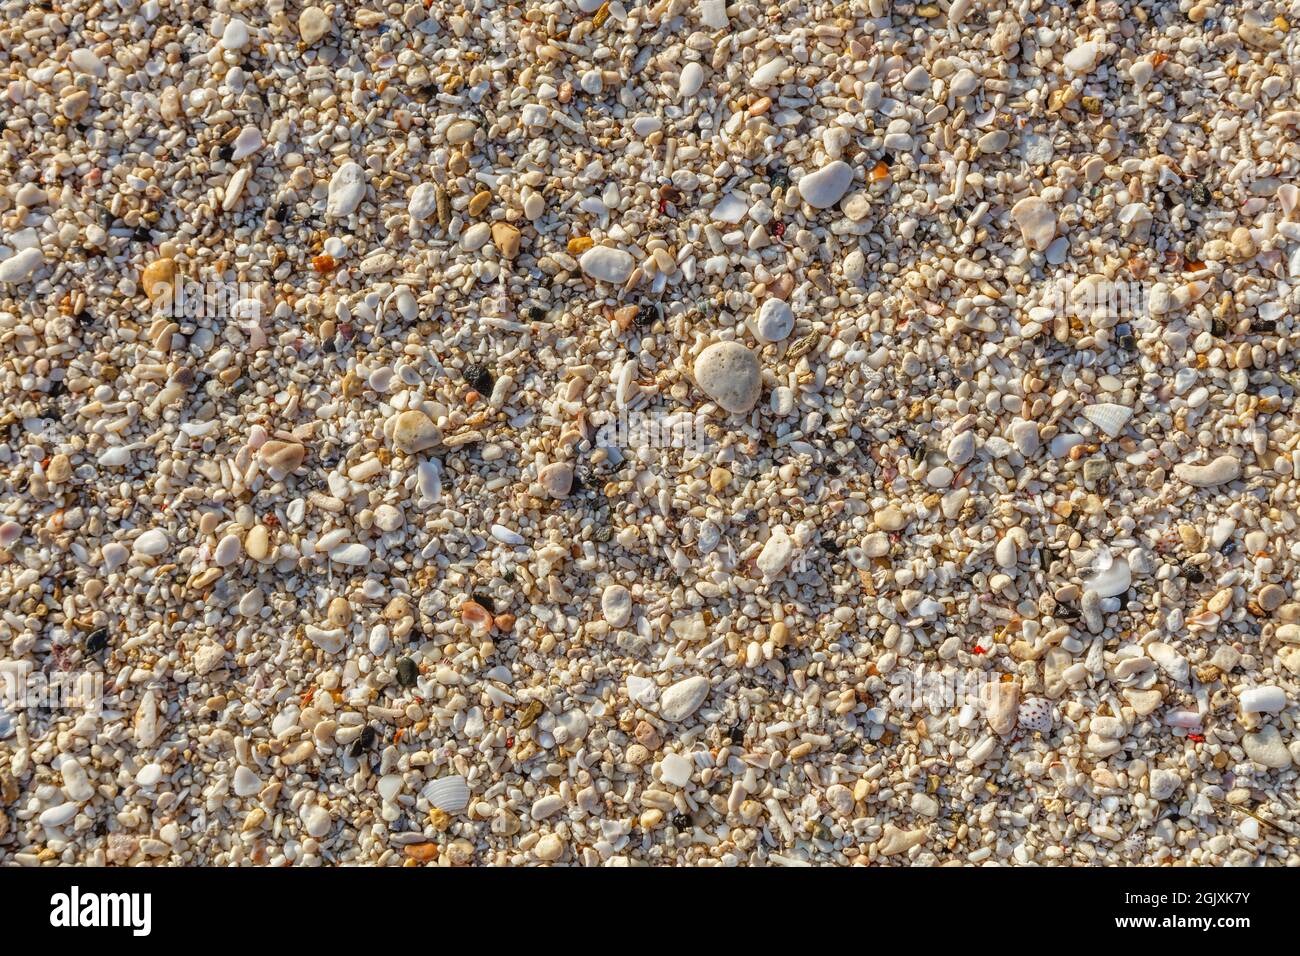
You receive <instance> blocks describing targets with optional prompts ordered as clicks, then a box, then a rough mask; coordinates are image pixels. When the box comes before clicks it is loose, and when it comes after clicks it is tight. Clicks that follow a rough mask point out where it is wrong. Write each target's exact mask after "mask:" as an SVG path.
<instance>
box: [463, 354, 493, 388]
mask: <svg viewBox="0 0 1300 956" xmlns="http://www.w3.org/2000/svg"><path fill="white" fill-rule="evenodd" d="M462 374H463V375H464V376H465V381H466V383H468V384H469V386H470V388H472V389H474V391H476V392H478V393H479V394H480V395H487V394H490V393H491V391H492V373H491V372H489V371H488V370H487V368H486V367H485V366H483V365H481V364H479V363H478V362H471V363H470V364H469V365H466V366H465V371H464V372H463V373H462Z"/></svg>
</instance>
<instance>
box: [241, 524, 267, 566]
mask: <svg viewBox="0 0 1300 956" xmlns="http://www.w3.org/2000/svg"><path fill="white" fill-rule="evenodd" d="M244 550H245V551H246V552H248V556H249V557H250V558H252V559H253V560H254V561H265V560H266V558H267V555H269V554H270V553H271V535H270V532H268V531H267V530H266V525H264V524H255V525H253V527H251V528H249V529H248V534H247V536H246V537H245V538H244Z"/></svg>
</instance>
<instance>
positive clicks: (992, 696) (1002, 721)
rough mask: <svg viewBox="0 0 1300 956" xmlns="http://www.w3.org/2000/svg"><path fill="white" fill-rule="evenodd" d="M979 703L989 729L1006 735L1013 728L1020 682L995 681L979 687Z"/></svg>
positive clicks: (1017, 710) (1018, 700)
mask: <svg viewBox="0 0 1300 956" xmlns="http://www.w3.org/2000/svg"><path fill="white" fill-rule="evenodd" d="M980 704H981V705H982V706H983V708H984V718H985V719H986V720H987V721H988V723H989V729H990V730H992V731H993V732H994V733H995V734H998V735H999V736H1006V735H1007V734H1009V733H1011V731H1012V730H1014V729H1015V726H1016V716H1017V714H1018V712H1019V705H1020V684H1019V683H1017V682H1016V681H996V682H994V683H988V684H984V685H983V686H982V687H981V688H980Z"/></svg>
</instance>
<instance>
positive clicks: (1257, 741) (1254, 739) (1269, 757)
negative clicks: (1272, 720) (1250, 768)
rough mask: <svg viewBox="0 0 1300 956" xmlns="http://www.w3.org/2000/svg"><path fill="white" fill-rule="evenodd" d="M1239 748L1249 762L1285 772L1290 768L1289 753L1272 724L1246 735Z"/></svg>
mask: <svg viewBox="0 0 1300 956" xmlns="http://www.w3.org/2000/svg"><path fill="white" fill-rule="evenodd" d="M1241 746H1242V748H1243V749H1244V750H1245V751H1246V754H1247V756H1249V757H1250V759H1251V760H1254V761H1255V762H1256V763H1262V764H1263V765H1264V766H1265V767H1269V768H1271V769H1273V770H1286V769H1287V768H1288V767H1290V766H1291V752H1290V751H1289V750H1288V749H1287V746H1286V744H1285V743H1284V742H1283V740H1282V735H1281V734H1280V733H1278V729H1277V728H1276V727H1274V726H1273V725H1272V724H1269V725H1268V726H1265V727H1261V728H1260V729H1259V730H1255V731H1251V732H1250V733H1248V734H1246V736H1245V737H1243V738H1242V741H1241Z"/></svg>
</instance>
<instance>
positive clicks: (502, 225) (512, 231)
mask: <svg viewBox="0 0 1300 956" xmlns="http://www.w3.org/2000/svg"><path fill="white" fill-rule="evenodd" d="M519 241H520V232H519V230H518V229H516V228H515V227H514V226H512V225H510V223H508V222H495V223H493V224H492V244H493V245H494V246H496V247H497V251H498V252H500V253H501V255H503V256H505V257H506V258H507V259H513V258H514V257H515V256H517V255H519Z"/></svg>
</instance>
